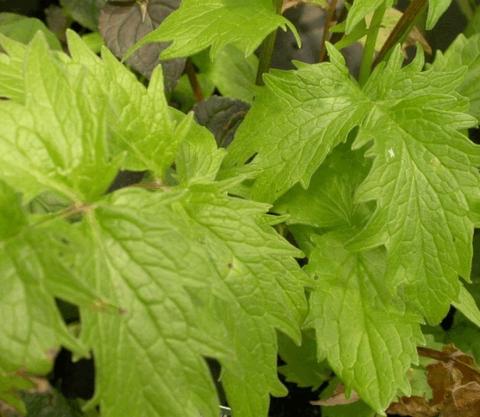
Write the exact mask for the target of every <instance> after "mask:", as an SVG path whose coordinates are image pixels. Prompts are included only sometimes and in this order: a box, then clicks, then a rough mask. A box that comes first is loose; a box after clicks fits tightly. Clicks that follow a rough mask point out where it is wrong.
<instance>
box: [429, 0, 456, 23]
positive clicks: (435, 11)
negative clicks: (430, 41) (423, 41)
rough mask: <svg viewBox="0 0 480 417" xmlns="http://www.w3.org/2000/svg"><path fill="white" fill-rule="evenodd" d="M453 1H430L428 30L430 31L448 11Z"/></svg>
mask: <svg viewBox="0 0 480 417" xmlns="http://www.w3.org/2000/svg"><path fill="white" fill-rule="evenodd" d="M451 2H452V0H429V2H428V15H427V22H426V29H427V30H430V29H433V27H434V26H435V25H436V24H437V22H438V20H439V19H440V18H441V17H442V15H443V14H444V13H445V12H446V11H447V9H448V8H449V6H450V3H451Z"/></svg>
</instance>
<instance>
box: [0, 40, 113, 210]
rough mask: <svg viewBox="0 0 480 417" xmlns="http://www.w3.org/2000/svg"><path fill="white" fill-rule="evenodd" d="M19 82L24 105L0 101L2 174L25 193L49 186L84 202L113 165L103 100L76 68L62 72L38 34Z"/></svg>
mask: <svg viewBox="0 0 480 417" xmlns="http://www.w3.org/2000/svg"><path fill="white" fill-rule="evenodd" d="M24 82H25V91H26V97H25V105H20V104H17V103H14V102H10V101H2V102H0V108H1V111H0V124H1V126H2V130H1V132H0V161H1V163H2V166H3V169H2V173H1V176H2V178H3V179H4V180H6V181H7V182H9V183H10V184H12V185H15V187H16V188H17V189H19V190H21V191H22V192H24V193H25V194H26V195H27V196H28V197H32V196H35V195H37V194H39V193H40V192H42V191H46V190H53V191H57V192H59V193H61V194H63V195H64V196H66V197H68V198H70V199H71V200H74V201H76V202H85V201H88V200H89V199H92V198H95V197H97V196H98V195H100V194H102V193H103V192H104V191H105V190H106V189H107V188H108V186H109V185H110V183H111V181H112V180H113V177H114V175H115V174H116V170H117V167H116V166H115V163H112V162H111V161H109V160H108V158H109V156H108V154H107V149H106V135H105V119H104V115H105V108H104V103H103V102H102V101H99V100H97V99H96V98H95V97H93V96H91V95H87V94H85V91H84V88H85V83H84V78H83V74H82V73H80V72H78V71H72V72H70V73H67V72H66V71H64V69H63V68H62V65H61V63H60V61H59V60H58V59H57V58H56V56H54V55H53V54H52V53H51V52H50V51H49V49H48V45H47V43H46V41H45V39H44V37H43V35H42V34H39V35H37V36H36V37H35V39H34V40H33V41H32V43H31V44H30V45H29V47H28V48H27V52H26V56H25V63H24ZM98 172H103V176H102V177H101V178H99V177H98Z"/></svg>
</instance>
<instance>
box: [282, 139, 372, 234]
mask: <svg viewBox="0 0 480 417" xmlns="http://www.w3.org/2000/svg"><path fill="white" fill-rule="evenodd" d="M368 168H369V166H368V161H367V160H365V158H364V156H363V154H362V153H361V152H352V151H351V150H350V146H348V145H339V146H338V147H337V148H335V149H334V150H333V152H332V153H331V154H330V155H329V156H328V158H327V159H326V160H325V162H324V163H323V164H322V166H321V167H320V168H319V169H318V170H317V172H316V173H315V174H314V175H313V177H312V180H311V182H310V185H309V187H308V188H307V189H304V188H302V187H301V186H300V185H296V186H295V187H294V188H292V189H291V190H290V191H289V192H287V193H286V194H285V195H283V196H282V197H280V199H279V200H278V201H277V203H276V204H275V210H276V211H278V212H279V213H282V214H288V215H289V218H288V220H287V223H288V224H305V225H311V226H314V227H342V226H353V225H355V224H361V221H360V220H361V218H362V217H365V214H368V210H367V211H366V210H365V207H364V206H363V205H359V204H357V202H356V201H355V200H354V196H355V190H356V189H357V187H358V186H359V185H360V183H361V182H362V181H363V180H364V179H365V177H366V175H367V173H368Z"/></svg>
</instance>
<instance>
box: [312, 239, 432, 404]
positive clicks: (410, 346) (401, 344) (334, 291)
mask: <svg viewBox="0 0 480 417" xmlns="http://www.w3.org/2000/svg"><path fill="white" fill-rule="evenodd" d="M346 239H348V234H346V235H344V236H335V235H334V234H330V235H328V234H327V235H323V236H321V237H318V238H317V240H316V244H317V246H316V248H315V249H314V251H313V252H312V254H311V257H310V260H309V264H308V266H307V270H308V271H309V272H310V273H312V274H313V275H315V276H316V277H317V279H318V281H317V284H316V287H315V289H314V291H313V292H312V294H311V295H310V315H309V319H308V321H307V322H308V324H309V325H313V327H314V328H315V331H316V334H317V345H318V355H319V357H320V358H323V357H326V358H327V359H328V362H329V363H330V365H331V367H332V368H333V370H334V371H335V372H336V374H337V375H338V376H339V377H340V378H341V379H342V380H343V381H344V383H345V384H347V386H348V387H349V388H352V389H354V390H355V391H356V392H357V393H358V394H359V395H360V397H361V398H362V399H363V400H364V401H365V402H366V403H367V404H368V405H370V406H371V407H372V408H373V409H374V410H376V411H377V412H379V413H381V412H383V410H384V409H385V408H386V407H387V406H388V405H389V404H390V402H391V401H392V399H393V398H394V397H395V395H396V394H397V392H398V391H399V390H400V391H401V392H404V393H405V394H407V395H408V393H409V391H410V384H409V381H408V378H407V376H406V372H407V370H408V369H409V367H410V365H411V363H412V362H414V363H415V362H417V350H416V346H417V344H420V343H422V342H423V336H422V334H421V331H420V326H419V324H418V321H419V318H418V317H415V316H413V315H409V314H408V313H406V312H405V311H404V310H403V309H402V308H401V305H399V304H398V303H397V302H396V301H395V298H394V297H393V296H391V294H389V291H390V289H389V287H388V284H386V282H385V281H384V278H383V275H384V273H385V268H386V256H385V252H384V251H383V250H382V249H376V250H373V251H367V252H363V253H352V252H349V251H348V250H347V249H345V242H346Z"/></svg>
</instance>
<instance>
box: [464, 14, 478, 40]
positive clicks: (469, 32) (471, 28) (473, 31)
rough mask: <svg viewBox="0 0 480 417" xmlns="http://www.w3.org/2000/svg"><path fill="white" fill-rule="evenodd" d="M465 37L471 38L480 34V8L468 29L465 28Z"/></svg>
mask: <svg viewBox="0 0 480 417" xmlns="http://www.w3.org/2000/svg"><path fill="white" fill-rule="evenodd" d="M464 33H465V36H466V37H470V36H472V35H476V34H477V33H480V8H479V7H477V8H476V10H475V14H474V15H473V17H472V19H471V20H470V22H468V25H467V27H466V28H465V32H464Z"/></svg>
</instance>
